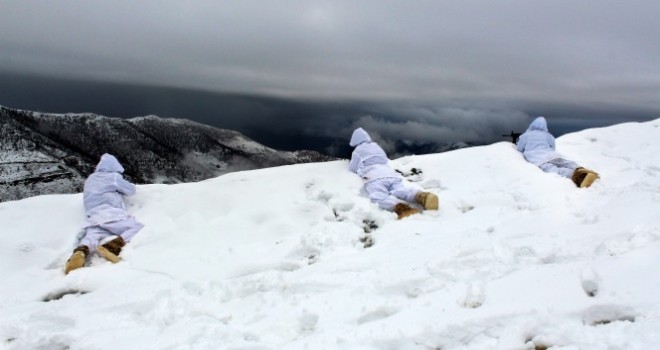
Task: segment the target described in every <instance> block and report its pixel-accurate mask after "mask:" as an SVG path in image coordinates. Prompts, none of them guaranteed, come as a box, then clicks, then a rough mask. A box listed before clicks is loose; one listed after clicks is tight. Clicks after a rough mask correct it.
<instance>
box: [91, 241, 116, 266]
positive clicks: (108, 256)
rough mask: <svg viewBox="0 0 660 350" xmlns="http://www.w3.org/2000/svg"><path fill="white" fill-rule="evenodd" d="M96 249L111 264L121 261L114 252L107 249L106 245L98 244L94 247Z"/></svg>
mask: <svg viewBox="0 0 660 350" xmlns="http://www.w3.org/2000/svg"><path fill="white" fill-rule="evenodd" d="M96 251H97V252H98V253H99V255H101V256H102V257H104V258H105V259H106V260H108V261H110V262H111V263H113V264H116V263H118V262H120V261H121V258H120V257H118V256H116V255H115V254H114V253H112V252H111V251H109V250H108V249H107V248H106V247H104V246H102V245H100V246H98V248H96Z"/></svg>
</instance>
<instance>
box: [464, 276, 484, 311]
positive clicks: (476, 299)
mask: <svg viewBox="0 0 660 350" xmlns="http://www.w3.org/2000/svg"><path fill="white" fill-rule="evenodd" d="M485 301H486V288H485V287H484V284H483V283H481V282H474V283H470V284H469V285H468V287H467V292H466V293H465V298H464V299H463V300H461V301H460V303H459V304H460V305H461V306H462V307H465V308H470V309H476V308H478V307H480V306H481V305H483V303H484V302H485Z"/></svg>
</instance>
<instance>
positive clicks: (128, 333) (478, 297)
mask: <svg viewBox="0 0 660 350" xmlns="http://www.w3.org/2000/svg"><path fill="white" fill-rule="evenodd" d="M658 136H660V119H658V120H655V121H652V122H647V123H627V124H621V125H615V126H612V127H607V128H601V129H590V130H584V131H582V132H578V133H573V134H568V135H564V136H562V137H560V138H559V139H558V140H557V149H558V151H559V152H561V153H562V154H564V155H565V156H567V157H568V158H570V159H573V160H575V161H577V162H578V163H580V164H582V165H583V166H585V167H589V168H592V169H594V170H597V171H598V172H599V173H600V174H601V179H600V180H598V181H597V182H596V183H595V184H594V185H593V186H592V187H591V188H588V189H578V188H576V187H575V186H574V185H573V184H572V183H571V181H569V180H567V179H564V178H560V177H558V176H556V175H552V174H546V173H543V172H541V171H540V170H539V169H538V168H536V167H535V166H533V165H531V164H528V163H526V162H525V161H524V160H523V159H522V156H521V155H520V154H519V153H518V152H517V151H516V150H515V148H514V146H513V144H511V143H508V142H501V143H496V144H493V145H489V146H481V147H472V148H467V149H460V150H456V151H451V152H447V153H442V154H432V155H424V156H409V157H404V158H400V159H397V160H394V161H392V166H393V167H394V168H396V169H399V170H401V171H402V172H404V173H410V169H412V168H416V169H421V170H422V173H421V175H416V176H411V177H409V179H410V180H413V181H415V182H414V183H415V184H416V185H418V186H421V187H423V188H426V189H428V190H430V191H433V192H435V193H437V194H438V195H439V197H440V206H441V208H440V210H439V211H437V212H426V213H424V214H423V215H416V216H412V217H409V218H406V219H404V220H400V221H397V220H396V219H395V215H394V214H391V213H388V212H384V211H381V210H379V209H378V208H377V207H376V206H375V205H373V204H371V203H370V202H369V201H368V199H367V198H366V197H364V195H363V194H362V193H361V191H360V188H361V186H362V183H361V181H360V179H359V178H358V177H357V176H355V175H354V174H351V173H349V172H348V171H347V162H346V161H334V162H327V163H315V164H301V165H289V166H281V167H275V168H269V169H260V170H252V171H242V172H234V173H230V174H226V175H223V176H220V177H217V178H213V179H209V180H205V181H201V182H197V183H187V184H176V185H163V184H161V185H142V186H138V194H137V195H136V196H135V197H132V198H131V199H130V205H129V207H130V208H129V210H130V211H131V212H132V213H133V214H134V215H135V216H136V217H137V218H138V220H139V221H141V222H143V223H144V224H145V228H144V229H143V231H142V232H140V233H139V234H138V235H137V236H136V237H135V239H134V240H133V241H132V242H131V243H129V245H127V247H126V249H125V251H124V252H123V253H122V257H123V259H124V261H122V262H120V263H118V264H114V265H113V264H110V263H108V262H106V261H104V260H102V259H101V258H99V257H94V258H93V259H92V260H91V263H90V265H91V266H89V267H86V268H82V269H79V270H76V271H74V272H72V273H71V274H69V275H64V274H63V272H62V266H63V264H64V262H65V261H66V259H67V257H68V255H69V254H70V252H71V249H72V248H73V247H74V245H75V237H76V234H77V232H78V231H79V227H80V225H81V224H82V223H83V219H84V213H83V209H82V197H81V195H80V194H69V195H51V196H40V197H34V198H28V199H24V200H20V201H14V202H6V203H0V222H2V223H3V229H2V234H0V276H2V277H1V279H2V280H1V282H0V314H1V315H2V317H1V318H0V344H1V345H0V347H4V348H6V349H113V350H115V349H140V350H147V349H234V350H236V349H244V350H247V349H250V350H257V349H259V350H266V349H420V350H421V349H444V350H447V349H475V350H477V349H480V350H481V349H548V348H552V349H653V348H656V347H657V346H658V344H659V342H660V299H658V295H659V294H660V270H659V269H658V265H659V264H660V216H659V215H658V212H660V163H659V162H658V157H657V154H658V152H660V138H659V137H658Z"/></svg>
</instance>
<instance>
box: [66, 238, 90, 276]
mask: <svg viewBox="0 0 660 350" xmlns="http://www.w3.org/2000/svg"><path fill="white" fill-rule="evenodd" d="M87 254H89V248H87V246H85V245H81V246H78V247H77V248H76V249H74V250H73V254H71V257H70V258H69V260H67V261H66V265H65V266H64V274H68V273H69V272H71V271H73V270H75V269H79V268H81V267H83V266H85V259H86V257H87Z"/></svg>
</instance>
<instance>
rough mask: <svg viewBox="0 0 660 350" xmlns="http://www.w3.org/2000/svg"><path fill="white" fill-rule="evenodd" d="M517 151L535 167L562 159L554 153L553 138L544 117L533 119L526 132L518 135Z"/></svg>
mask: <svg viewBox="0 0 660 350" xmlns="http://www.w3.org/2000/svg"><path fill="white" fill-rule="evenodd" d="M517 149H518V151H520V152H522V153H523V156H524V157H525V159H526V160H527V161H528V162H530V163H532V164H535V165H540V164H543V163H546V162H549V161H551V160H553V159H557V158H561V157H562V156H561V155H560V154H559V153H557V152H556V151H555V138H554V136H552V135H551V134H550V133H549V132H548V123H547V122H546V120H545V118H544V117H538V118H536V119H534V121H533V122H532V123H531V124H530V125H529V128H527V131H525V132H524V133H523V134H522V135H520V138H518V144H517Z"/></svg>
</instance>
